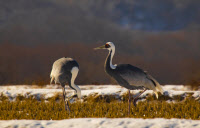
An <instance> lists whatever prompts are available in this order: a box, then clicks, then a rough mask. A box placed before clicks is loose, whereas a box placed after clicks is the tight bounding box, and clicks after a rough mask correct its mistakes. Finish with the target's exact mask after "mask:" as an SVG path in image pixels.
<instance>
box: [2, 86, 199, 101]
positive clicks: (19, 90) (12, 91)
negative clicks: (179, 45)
mask: <svg viewBox="0 0 200 128" xmlns="http://www.w3.org/2000/svg"><path fill="white" fill-rule="evenodd" d="M79 87H80V88H81V90H82V91H81V93H82V96H88V95H90V94H98V95H118V96H120V95H122V94H124V93H127V89H125V88H123V87H121V86H119V85H86V86H79ZM66 88H67V89H66V92H67V95H68V96H70V95H72V94H73V93H74V90H72V89H69V87H68V86H67V87H66ZM163 89H164V91H165V95H169V96H170V97H173V96H175V95H183V96H187V94H188V93H190V94H192V96H193V97H195V98H200V89H199V90H198V91H191V90H190V89H189V87H186V86H183V85H165V86H163ZM139 91H140V90H132V91H131V92H132V93H138V92H139ZM57 93H62V89H61V87H60V86H59V85H47V86H45V87H42V88H41V87H39V86H29V85H18V86H14V85H13V86H0V94H3V95H5V96H7V97H10V99H11V100H14V99H15V97H16V96H17V95H23V96H26V97H28V96H30V95H33V96H35V97H36V98H37V97H41V96H42V97H44V99H48V98H51V97H52V96H54V95H56V94H57ZM147 94H153V91H152V90H147V91H146V92H145V93H144V94H143V95H142V96H140V97H145V96H146V95H147Z"/></svg>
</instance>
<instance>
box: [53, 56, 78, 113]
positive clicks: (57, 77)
mask: <svg viewBox="0 0 200 128" xmlns="http://www.w3.org/2000/svg"><path fill="white" fill-rule="evenodd" d="M78 72H79V65H78V63H77V62H76V61H75V60H74V59H72V58H66V57H63V58H60V59H58V60H56V61H55V62H54V64H53V67H52V71H51V75H50V78H51V82H50V84H51V83H52V82H53V81H54V82H55V84H60V85H61V86H62V91H63V100H64V105H65V110H68V111H69V112H70V108H69V103H68V101H69V100H70V99H72V98H73V97H78V98H81V89H80V88H79V87H78V86H77V85H76V84H75V83H74V81H75V79H76V77H77V75H78ZM66 83H68V84H69V87H70V88H72V89H73V90H75V93H74V95H72V96H71V97H69V98H67V99H66V92H65V84H66Z"/></svg>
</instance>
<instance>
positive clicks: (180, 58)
mask: <svg viewBox="0 0 200 128" xmlns="http://www.w3.org/2000/svg"><path fill="white" fill-rule="evenodd" d="M107 41H112V42H114V43H115V45H116V54H115V56H114V60H113V63H114V64H115V63H130V64H132V65H134V66H137V67H140V68H142V69H144V70H147V71H148V72H149V73H150V74H152V75H153V76H154V77H155V78H156V79H158V81H159V82H160V83H161V84H188V83H189V82H190V81H191V80H198V79H199V78H200V1H199V0H0V84H41V85H42V84H48V83H49V81H50V78H49V75H50V72H51V67H52V64H53V62H54V61H55V60H57V59H59V58H61V57H64V56H66V57H73V58H74V59H76V60H77V61H78V62H79V64H80V72H79V75H78V78H77V81H76V83H77V84H98V83H99V84H110V83H112V84H114V83H115V82H114V81H113V80H112V79H111V78H110V77H108V76H107V75H106V73H105V72H104V68H103V66H104V61H105V58H106V56H107V53H108V51H104V50H101V51H94V50H93V48H94V47H97V46H100V45H103V44H105V42H107Z"/></svg>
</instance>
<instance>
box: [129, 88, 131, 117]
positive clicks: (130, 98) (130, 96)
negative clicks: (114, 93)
mask: <svg viewBox="0 0 200 128" xmlns="http://www.w3.org/2000/svg"><path fill="white" fill-rule="evenodd" d="M130 107H131V93H130V89H129V90H128V115H130Z"/></svg>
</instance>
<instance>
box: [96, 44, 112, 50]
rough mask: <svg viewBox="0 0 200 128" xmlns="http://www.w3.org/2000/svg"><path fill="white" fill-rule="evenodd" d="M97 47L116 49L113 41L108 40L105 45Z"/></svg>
mask: <svg viewBox="0 0 200 128" xmlns="http://www.w3.org/2000/svg"><path fill="white" fill-rule="evenodd" d="M95 49H108V50H109V51H111V50H112V51H115V45H114V43H113V42H107V43H106V44H105V45H103V46H100V47H97V48H95Z"/></svg>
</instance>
